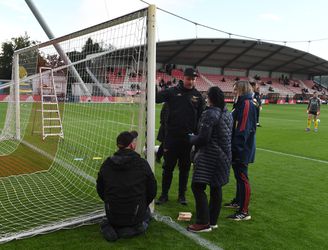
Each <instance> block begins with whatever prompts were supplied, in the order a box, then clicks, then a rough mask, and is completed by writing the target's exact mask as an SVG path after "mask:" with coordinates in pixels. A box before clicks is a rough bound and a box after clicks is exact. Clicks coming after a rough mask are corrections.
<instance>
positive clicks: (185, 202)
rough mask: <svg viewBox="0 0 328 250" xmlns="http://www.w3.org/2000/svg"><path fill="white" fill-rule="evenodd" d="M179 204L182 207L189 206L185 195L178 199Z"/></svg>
mask: <svg viewBox="0 0 328 250" xmlns="http://www.w3.org/2000/svg"><path fill="white" fill-rule="evenodd" d="M178 202H179V203H180V204H181V205H184V206H187V205H188V203H187V200H186V197H185V196H184V195H180V196H179V198H178Z"/></svg>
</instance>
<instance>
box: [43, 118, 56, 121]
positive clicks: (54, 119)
mask: <svg viewBox="0 0 328 250" xmlns="http://www.w3.org/2000/svg"><path fill="white" fill-rule="evenodd" d="M43 120H45V121H60V118H43Z"/></svg>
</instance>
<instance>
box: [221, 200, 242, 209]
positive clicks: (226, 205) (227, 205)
mask: <svg viewBox="0 0 328 250" xmlns="http://www.w3.org/2000/svg"><path fill="white" fill-rule="evenodd" d="M223 206H224V207H226V208H235V209H238V208H239V204H238V203H236V201H235V200H232V201H230V202H228V203H224V204H223Z"/></svg>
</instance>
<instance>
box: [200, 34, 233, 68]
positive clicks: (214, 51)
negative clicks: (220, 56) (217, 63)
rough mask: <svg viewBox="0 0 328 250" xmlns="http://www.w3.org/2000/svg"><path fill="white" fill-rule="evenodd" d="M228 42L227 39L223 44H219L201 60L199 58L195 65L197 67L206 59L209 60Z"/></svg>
mask: <svg viewBox="0 0 328 250" xmlns="http://www.w3.org/2000/svg"><path fill="white" fill-rule="evenodd" d="M228 42H229V39H227V40H225V41H224V42H223V43H221V44H220V45H218V46H217V47H215V48H214V49H213V50H211V51H210V52H208V53H207V54H206V55H205V56H203V57H202V58H200V59H199V60H198V61H197V62H196V63H195V65H196V66H197V65H199V64H201V63H202V62H204V61H205V60H206V59H207V58H209V57H210V56H211V55H212V54H214V53H216V52H218V51H219V50H220V49H221V48H222V47H223V46H224V45H226V44H227V43H228Z"/></svg>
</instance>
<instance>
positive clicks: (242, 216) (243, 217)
mask: <svg viewBox="0 0 328 250" xmlns="http://www.w3.org/2000/svg"><path fill="white" fill-rule="evenodd" d="M227 218H228V219H231V220H235V221H241V220H250V219H251V218H252V217H251V216H250V215H249V214H248V213H243V212H237V213H235V214H232V215H229V216H228V217H227Z"/></svg>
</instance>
